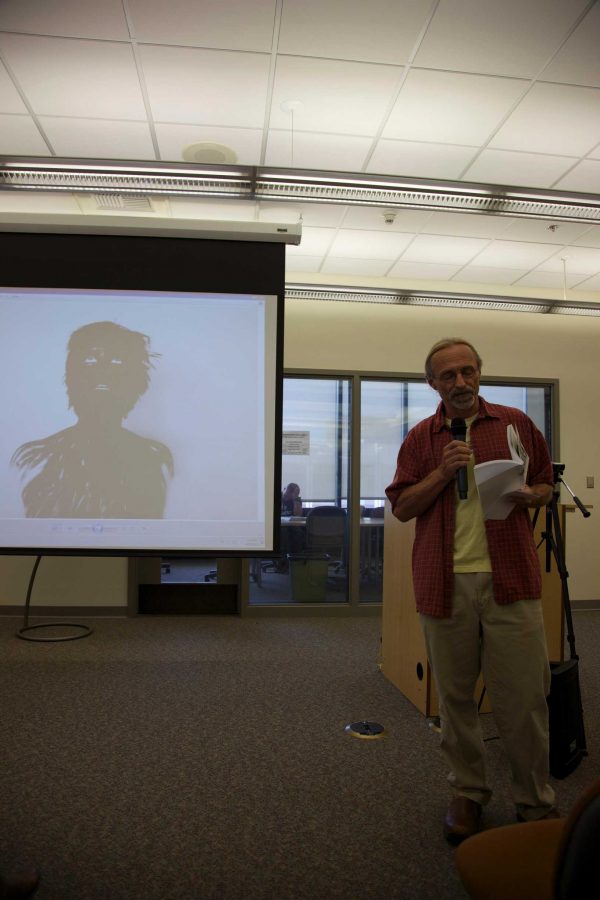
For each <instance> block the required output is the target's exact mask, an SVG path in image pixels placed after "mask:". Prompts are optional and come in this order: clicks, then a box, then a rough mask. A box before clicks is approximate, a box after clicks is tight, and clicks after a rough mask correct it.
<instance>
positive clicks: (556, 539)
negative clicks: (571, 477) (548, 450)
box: [533, 463, 591, 659]
mask: <svg viewBox="0 0 600 900" xmlns="http://www.w3.org/2000/svg"><path fill="white" fill-rule="evenodd" d="M552 469H553V488H552V500H551V501H550V503H549V504H548V506H547V507H546V529H545V531H542V541H546V572H549V571H550V568H551V565H552V556H554V559H555V560H556V568H557V569H558V574H559V576H560V580H561V584H562V599H563V607H564V610H565V618H566V620H567V640H568V642H569V649H570V652H571V659H579V657H578V656H577V653H576V650H575V634H574V632H573V617H572V615H571V600H570V597H569V583H568V579H569V573H568V572H567V566H566V562H565V545H564V541H563V537H562V529H561V526H560V516H559V512H558V502H559V500H560V485H561V484H564V486H565V487H566V489H567V490H568V492H569V493H570V495H571V497H572V498H573V502H574V503H575V505H576V506H577V508H578V509H579V510H580V511H581V514H582V515H583V517H584V518H585V519H587V518H588V517H589V516H590V515H591V513H590V511H589V509H586V508H585V506H584V505H583V503H582V502H581V500H580V499H579V497H576V496H575V494H574V493H573V491H572V490H571V488H570V487H569V485H568V484H567V482H566V481H564V479H563V478H561V475H562V473H563V472H564V471H565V465H564V463H552ZM538 514H539V508H538V509H536V511H535V515H534V517H533V527H534V528H535V523H536V522H537V518H538ZM540 545H541V542H540Z"/></svg>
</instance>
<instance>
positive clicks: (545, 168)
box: [464, 150, 578, 187]
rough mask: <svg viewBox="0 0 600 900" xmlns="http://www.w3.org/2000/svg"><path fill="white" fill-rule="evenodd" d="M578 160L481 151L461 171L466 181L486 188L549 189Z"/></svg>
mask: <svg viewBox="0 0 600 900" xmlns="http://www.w3.org/2000/svg"><path fill="white" fill-rule="evenodd" d="M577 158H578V157H573V156H571V157H569V156H547V155H545V154H542V153H520V152H516V151H513V150H483V152H482V153H481V154H480V155H479V156H478V157H477V159H476V160H475V161H474V162H473V163H472V165H471V166H469V168H468V169H467V170H466V171H465V173H464V178H466V179H468V180H469V181H484V182H486V183H487V184H511V185H527V187H550V186H551V185H552V184H554V182H555V181H556V179H557V178H560V176H561V175H563V174H564V173H565V172H566V171H567V170H568V169H569V168H570V167H571V166H572V165H573V163H574V162H576V161H577Z"/></svg>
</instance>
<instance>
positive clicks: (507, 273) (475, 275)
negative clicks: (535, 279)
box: [456, 266, 528, 285]
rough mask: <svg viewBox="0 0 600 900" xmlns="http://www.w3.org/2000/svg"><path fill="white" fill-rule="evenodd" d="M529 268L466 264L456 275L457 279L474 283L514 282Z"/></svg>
mask: <svg viewBox="0 0 600 900" xmlns="http://www.w3.org/2000/svg"><path fill="white" fill-rule="evenodd" d="M527 271H528V269H498V268H493V267H492V266H465V267H464V268H463V269H461V270H460V272H459V273H458V275H456V280H457V281H465V282H467V281H468V282H470V283H472V284H481V285H485V284H513V282H515V281H517V279H518V278H521V276H522V275H525V274H526V273H527Z"/></svg>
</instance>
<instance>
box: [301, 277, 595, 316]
mask: <svg viewBox="0 0 600 900" xmlns="http://www.w3.org/2000/svg"><path fill="white" fill-rule="evenodd" d="M285 297H286V300H330V301H334V302H345V303H387V304H394V305H396V306H438V307H439V306H446V307H448V306H450V307H460V308H464V309H487V310H499V311H503V312H528V313H543V314H558V315H570V316H600V303H579V302H573V303H565V302H564V300H561V301H558V300H546V299H537V298H536V299H532V300H527V299H520V298H513V297H503V296H495V295H489V294H465V293H451V292H449V291H448V292H443V291H403V290H397V291H396V290H377V289H376V288H373V289H368V288H363V287H344V288H340V287H338V286H335V285H332V286H328V285H311V284H286V287H285Z"/></svg>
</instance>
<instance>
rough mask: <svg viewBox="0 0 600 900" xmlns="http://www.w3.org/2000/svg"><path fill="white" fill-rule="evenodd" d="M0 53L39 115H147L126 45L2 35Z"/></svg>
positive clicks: (142, 117)
mask: <svg viewBox="0 0 600 900" xmlns="http://www.w3.org/2000/svg"><path fill="white" fill-rule="evenodd" d="M0 52H2V54H3V55H4V57H5V59H6V61H7V62H8V64H9V65H10V67H11V69H12V71H13V72H14V74H15V77H16V78H17V80H18V82H19V84H20V86H21V87H22V88H23V90H24V91H25V93H26V95H27V97H28V99H29V102H30V103H31V106H32V108H33V110H34V112H36V113H37V114H38V115H49V116H82V117H88V118H95V119H102V118H106V119H144V118H145V110H144V104H143V101H142V94H141V91H140V87H139V82H138V77H137V72H136V68H135V63H134V60H133V53H132V50H131V47H130V46H128V45H126V44H111V43H108V42H104V41H83V40H70V39H67V40H65V39H62V38H46V37H29V36H23V35H17V34H11V35H7V34H4V35H0Z"/></svg>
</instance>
